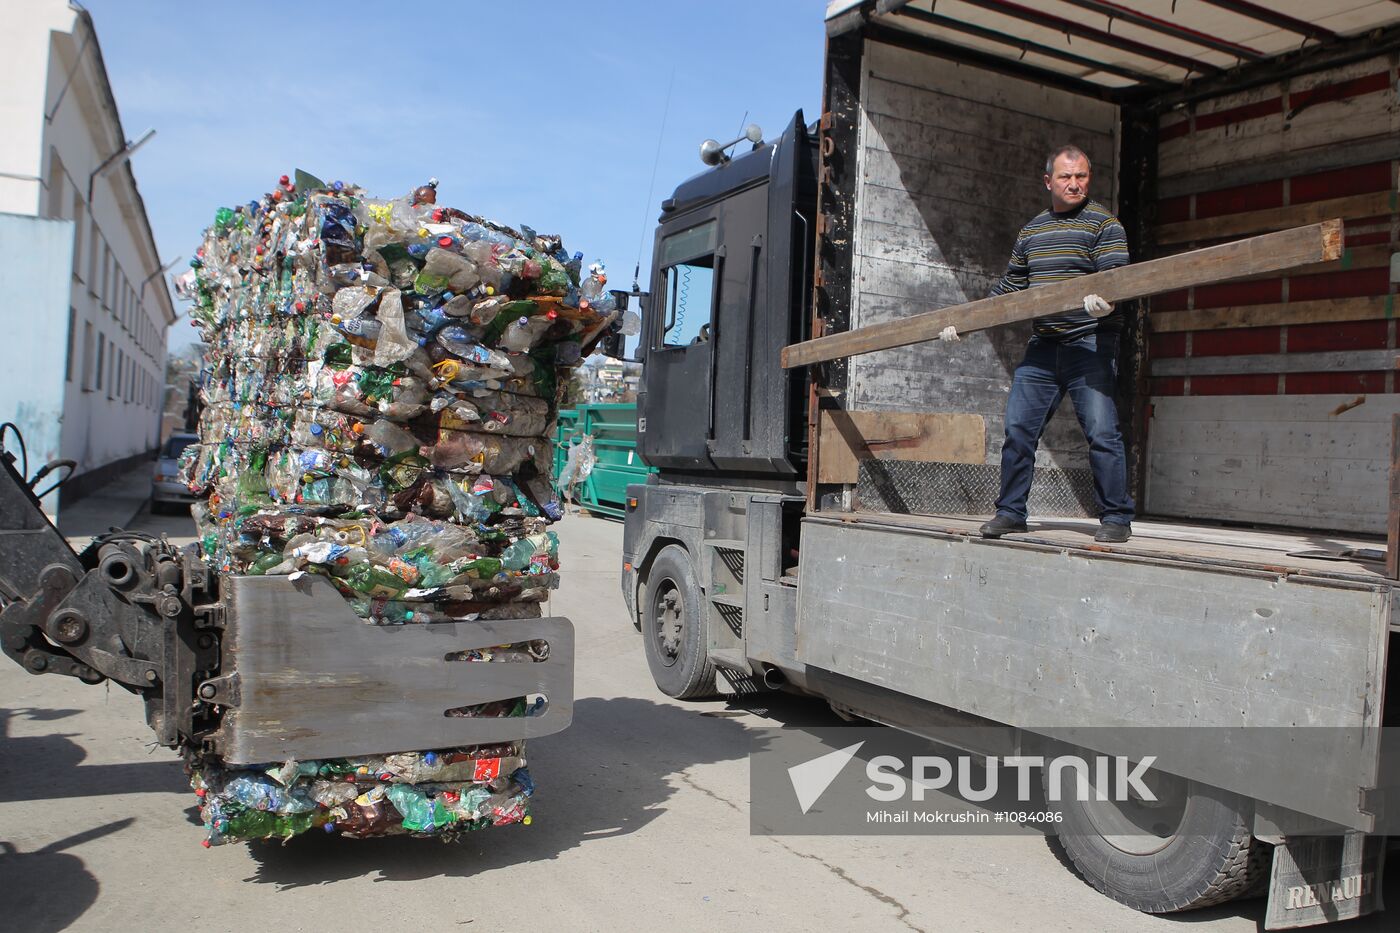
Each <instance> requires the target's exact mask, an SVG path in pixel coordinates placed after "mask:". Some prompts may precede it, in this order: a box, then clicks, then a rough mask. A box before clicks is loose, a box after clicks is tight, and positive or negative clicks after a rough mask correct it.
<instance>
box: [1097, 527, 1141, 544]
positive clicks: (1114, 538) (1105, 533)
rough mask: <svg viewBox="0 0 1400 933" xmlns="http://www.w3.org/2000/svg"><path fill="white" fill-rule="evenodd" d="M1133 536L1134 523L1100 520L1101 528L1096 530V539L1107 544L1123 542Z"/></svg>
mask: <svg viewBox="0 0 1400 933" xmlns="http://www.w3.org/2000/svg"><path fill="white" fill-rule="evenodd" d="M1132 536H1133V526H1132V525H1122V524H1118V523H1116V522H1099V530H1098V531H1096V532H1094V540H1095V541H1102V542H1104V543H1105V544H1122V543H1123V542H1124V541H1127V540H1128V539H1129V538H1131V537H1132Z"/></svg>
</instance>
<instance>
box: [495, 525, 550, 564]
mask: <svg viewBox="0 0 1400 933" xmlns="http://www.w3.org/2000/svg"><path fill="white" fill-rule="evenodd" d="M558 553H559V537H558V536H557V535H556V534H555V533H554V532H552V531H546V532H544V533H543V534H538V535H530V536H529V537H528V538H521V539H520V540H519V541H516V542H515V543H514V544H512V545H511V546H510V547H508V548H506V549H505V551H504V552H503V553H502V554H501V564H502V565H504V566H505V568H506V569H507V570H515V571H520V570H524V569H525V568H527V567H529V566H530V563H531V561H532V560H534V558H535V555H536V554H541V555H544V556H547V557H549V558H553V557H555V556H556V555H557V554H558Z"/></svg>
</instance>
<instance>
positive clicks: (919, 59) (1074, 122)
mask: <svg viewBox="0 0 1400 933" xmlns="http://www.w3.org/2000/svg"><path fill="white" fill-rule="evenodd" d="M866 54H867V58H866V64H867V67H868V69H869V71H870V74H871V76H872V77H874V78H879V79H883V80H887V81H890V82H898V83H903V84H908V85H912V86H915V87H919V88H923V89H929V88H937V89H938V90H939V91H940V92H942V93H944V94H946V95H947V96H949V97H958V98H963V99H965V100H970V101H975V102H977V103H979V104H983V105H990V106H992V107H997V108H999V109H1002V110H1010V111H1013V112H1015V113H1016V114H1019V115H1021V116H1023V117H1025V118H1029V119H1037V120H1054V121H1056V122H1059V123H1063V124H1065V125H1066V126H1067V127H1072V128H1075V129H1084V130H1090V131H1094V132H1103V133H1113V132H1115V131H1116V127H1117V122H1118V107H1117V106H1116V105H1114V104H1112V103H1109V102H1108V101H1100V100H1094V99H1092V98H1088V97H1084V96H1083V95H1080V94H1074V93H1071V92H1069V91H1065V90H1061V89H1059V88H1054V87H1049V86H1047V85H1044V84H1041V83H1039V82H1036V81H1028V80H1024V79H1021V78H1014V77H1011V76H1010V75H1004V74H998V73H995V72H989V71H988V70H986V69H985V68H979V67H977V66H975V65H965V64H961V63H959V62H955V61H951V60H949V59H946V58H942V57H940V56H937V55H928V54H925V53H923V52H917V51H913V50H911V49H903V48H899V47H898V46H893V45H888V44H886V43H882V42H871V43H868V44H867V45H866Z"/></svg>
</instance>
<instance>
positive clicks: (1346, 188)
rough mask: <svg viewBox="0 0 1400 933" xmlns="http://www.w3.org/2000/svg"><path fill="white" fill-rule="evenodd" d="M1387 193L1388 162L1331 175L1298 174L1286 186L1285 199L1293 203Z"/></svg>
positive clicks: (1356, 166)
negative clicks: (1286, 195) (1286, 193)
mask: <svg viewBox="0 0 1400 933" xmlns="http://www.w3.org/2000/svg"><path fill="white" fill-rule="evenodd" d="M1389 190H1390V163H1389V162H1372V163H1371V164H1370V165H1354V166H1351V167H1350V168H1339V169H1334V170H1332V171H1330V172H1314V173H1313V174H1311V175H1299V176H1297V177H1296V178H1294V179H1293V180H1292V181H1291V182H1289V183H1288V200H1289V202H1290V203H1292V204H1306V203H1307V202H1309V201H1326V200H1328V199H1329V198H1345V197H1348V196H1350V195H1353V194H1369V193H1370V192H1372V191H1389Z"/></svg>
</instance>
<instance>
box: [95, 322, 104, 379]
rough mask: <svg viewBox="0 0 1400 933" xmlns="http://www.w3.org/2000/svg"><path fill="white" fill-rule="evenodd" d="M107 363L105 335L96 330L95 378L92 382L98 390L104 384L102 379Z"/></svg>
mask: <svg viewBox="0 0 1400 933" xmlns="http://www.w3.org/2000/svg"><path fill="white" fill-rule="evenodd" d="M106 363H107V335H106V334H104V333H102V332H101V331H98V334H97V379H96V380H95V382H94V385H95V386H96V388H97V390H98V391H101V390H102V389H103V388H104V386H105V384H104V382H103V380H102V376H103V374H104V371H105V370H106V368H107V367H106Z"/></svg>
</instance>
